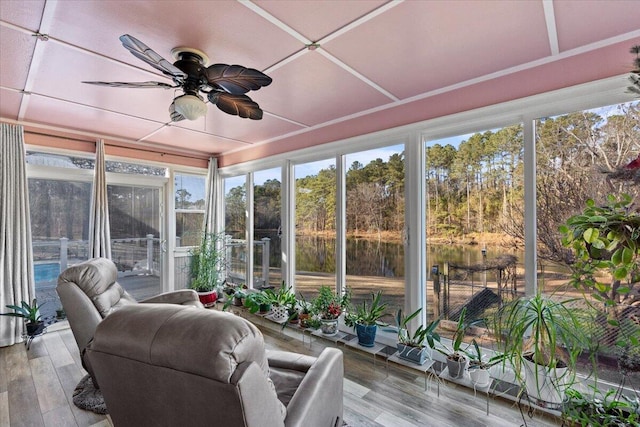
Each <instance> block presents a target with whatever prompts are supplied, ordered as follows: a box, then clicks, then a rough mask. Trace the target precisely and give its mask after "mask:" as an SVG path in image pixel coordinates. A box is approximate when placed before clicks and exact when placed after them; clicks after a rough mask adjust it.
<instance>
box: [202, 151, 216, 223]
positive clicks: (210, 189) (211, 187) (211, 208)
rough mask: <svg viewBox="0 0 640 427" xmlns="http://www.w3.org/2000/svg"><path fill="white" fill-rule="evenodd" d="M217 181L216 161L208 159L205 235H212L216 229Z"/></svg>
mask: <svg viewBox="0 0 640 427" xmlns="http://www.w3.org/2000/svg"><path fill="white" fill-rule="evenodd" d="M217 179H218V159H216V158H215V157H211V158H210V159H209V170H208V172H207V193H206V197H205V208H204V209H205V212H204V230H205V232H206V233H213V232H214V231H215V228H216V220H217V218H216V198H217V196H218V194H217V186H216V182H217Z"/></svg>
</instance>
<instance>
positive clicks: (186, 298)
mask: <svg viewBox="0 0 640 427" xmlns="http://www.w3.org/2000/svg"><path fill="white" fill-rule="evenodd" d="M140 302H141V303H153V304H182V305H193V306H196V307H200V308H202V307H204V306H203V305H202V303H200V299H199V298H198V293H197V292H196V291H194V290H193V289H180V290H178V291H173V292H165V293H163V294H160V295H156V296H153V297H151V298H147V299H144V300H142V301H140Z"/></svg>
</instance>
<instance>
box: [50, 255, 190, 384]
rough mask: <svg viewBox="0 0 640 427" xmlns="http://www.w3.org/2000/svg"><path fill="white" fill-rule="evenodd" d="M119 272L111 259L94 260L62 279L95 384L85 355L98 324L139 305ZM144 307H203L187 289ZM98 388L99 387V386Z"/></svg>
mask: <svg viewBox="0 0 640 427" xmlns="http://www.w3.org/2000/svg"><path fill="white" fill-rule="evenodd" d="M117 278H118V269H117V267H116V265H115V264H114V263H113V261H111V260H109V259H107V258H93V259H90V260H88V261H85V262H82V263H80V264H77V265H74V266H72V267H69V268H67V269H66V270H65V271H63V272H62V274H60V276H59V277H58V286H57V287H56V291H57V292H58V295H59V296H60V301H61V302H62V307H63V308H64V311H65V313H66V314H67V319H68V320H69V326H71V330H72V331H73V336H74V337H75V339H76V343H77V344H78V348H79V349H80V357H81V359H82V364H83V366H84V368H85V369H86V370H87V372H89V374H90V375H91V376H92V378H93V379H94V382H95V377H94V375H93V371H92V369H91V366H90V365H89V364H87V362H86V360H85V357H84V353H85V349H86V347H87V344H89V342H90V341H91V339H92V338H93V334H94V333H95V330H96V327H97V326H98V324H99V323H100V322H101V321H102V320H103V319H104V318H105V317H107V316H108V315H109V314H110V313H112V312H113V311H115V310H118V309H119V308H121V307H124V306H126V305H132V304H136V305H137V304H138V301H136V300H135V298H133V297H132V296H131V295H130V294H129V293H128V292H127V291H125V290H124V288H123V287H122V286H120V284H119V283H118V282H117ZM140 302H141V303H170V304H181V305H190V306H195V307H203V306H202V304H201V303H200V300H199V298H198V293H197V292H195V291H194V290H193V289H183V290H179V291H174V292H167V293H164V294H160V295H156V296H154V297H152V298H148V299H146V300H143V301H140ZM97 385H98V384H96V386H97Z"/></svg>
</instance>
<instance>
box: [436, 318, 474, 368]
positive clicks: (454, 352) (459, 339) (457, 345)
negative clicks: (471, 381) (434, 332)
mask: <svg viewBox="0 0 640 427" xmlns="http://www.w3.org/2000/svg"><path fill="white" fill-rule="evenodd" d="M466 315H467V307H464V308H463V309H462V311H461V312H460V317H459V318H458V323H457V324H456V330H455V331H454V333H453V337H452V338H451V347H447V346H445V345H444V344H442V343H440V346H436V347H435V350H436V351H438V352H439V353H441V354H443V355H445V356H446V357H447V359H450V360H454V361H456V362H461V361H463V360H465V359H466V357H465V355H466V353H465V351H464V349H463V348H462V344H464V341H463V340H464V336H465V333H466V330H467V327H468V325H467V324H466V323H465V317H466Z"/></svg>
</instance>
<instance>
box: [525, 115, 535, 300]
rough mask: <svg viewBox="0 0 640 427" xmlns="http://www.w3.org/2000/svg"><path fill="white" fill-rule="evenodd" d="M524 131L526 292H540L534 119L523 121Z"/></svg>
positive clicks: (530, 293)
mask: <svg viewBox="0 0 640 427" xmlns="http://www.w3.org/2000/svg"><path fill="white" fill-rule="evenodd" d="M523 131H524V291H525V294H526V295H535V293H536V292H537V290H538V251H537V245H536V240H537V238H538V229H537V196H536V134H535V133H536V128H535V120H534V119H533V118H530V117H528V118H525V119H524V120H523Z"/></svg>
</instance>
